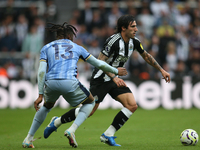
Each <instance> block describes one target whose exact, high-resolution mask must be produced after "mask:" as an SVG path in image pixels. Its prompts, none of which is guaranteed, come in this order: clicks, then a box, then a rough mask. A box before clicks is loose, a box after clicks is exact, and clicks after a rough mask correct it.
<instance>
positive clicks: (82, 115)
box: [70, 101, 95, 132]
mask: <svg viewBox="0 0 200 150" xmlns="http://www.w3.org/2000/svg"><path fill="white" fill-rule="evenodd" d="M94 105H95V102H94V101H93V102H92V103H89V104H83V105H82V106H81V108H80V110H79V113H78V115H77V117H76V119H75V120H74V124H76V125H77V127H79V126H80V125H81V124H82V123H83V122H84V121H85V120H86V119H87V117H88V116H89V114H90V113H91V111H92V109H93V107H94ZM70 128H71V127H70ZM76 129H77V128H76ZM76 129H75V130H76ZM70 130H71V129H70ZM75 130H73V131H74V132H75Z"/></svg>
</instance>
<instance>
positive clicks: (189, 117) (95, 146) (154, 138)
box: [0, 108, 200, 150]
mask: <svg viewBox="0 0 200 150" xmlns="http://www.w3.org/2000/svg"><path fill="white" fill-rule="evenodd" d="M68 110H69V109H67V110H65V109H61V108H54V109H52V111H51V112H50V113H49V114H48V115H47V118H46V120H45V121H44V123H43V124H42V125H41V127H40V128H39V130H38V131H37V132H36V134H35V138H37V137H40V136H42V135H43V131H44V128H45V127H46V125H47V124H48V123H49V121H50V120H51V118H52V117H53V116H55V115H57V116H60V115H62V114H63V113H65V112H66V111H68ZM117 112H119V110H113V109H106V110H97V111H96V113H95V114H94V115H93V116H92V117H90V118H88V119H87V120H86V121H85V122H84V123H83V124H82V125H81V126H80V127H79V128H78V130H77V131H76V133H75V134H76V140H77V143H78V148H77V149H81V150H197V149H198V150H199V149H200V142H199V143H197V145H196V146H183V145H182V144H181V142H180V139H179V137H180V134H181V132H182V131H183V130H184V129H187V128H192V129H194V130H196V131H197V133H199V135H200V119H199V114H200V110H199V109H196V108H193V109H189V110H184V109H181V110H177V109H176V110H165V109H163V108H159V109H156V110H143V109H141V108H138V110H137V111H136V112H135V113H134V114H133V115H132V116H131V118H130V119H129V120H128V122H127V123H126V124H125V125H124V126H123V127H122V128H121V129H120V130H119V131H118V132H116V134H115V136H117V139H116V143H119V144H121V145H122V146H121V147H111V146H108V145H106V144H103V143H101V142H100V139H99V137H100V135H101V134H102V133H103V132H104V131H105V130H106V129H107V127H108V126H109V125H110V123H111V122H112V119H113V117H114V116H115V114H117ZM34 114H35V110H34V109H32V108H30V109H13V110H11V109H0V150H18V149H23V148H22V141H23V140H24V138H25V136H26V135H27V132H28V130H29V128H30V125H31V123H32V119H33V116H34ZM70 125H71V123H68V124H64V125H62V126H61V127H60V128H59V129H58V131H57V132H54V133H52V135H51V136H50V137H49V138H48V139H44V138H43V137H42V138H41V139H38V140H36V141H34V142H33V143H34V146H35V149H38V150H66V149H71V148H72V147H70V146H69V144H68V140H67V138H66V137H64V131H65V129H67V128H68V127H69V126H70Z"/></svg>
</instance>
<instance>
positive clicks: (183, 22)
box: [175, 6, 191, 29]
mask: <svg viewBox="0 0 200 150" xmlns="http://www.w3.org/2000/svg"><path fill="white" fill-rule="evenodd" d="M179 12H180V13H179V14H177V15H176V16H175V20H176V24H177V26H183V27H184V28H186V29H188V28H189V24H190V21H191V16H190V15H189V13H188V12H187V7H186V6H179Z"/></svg>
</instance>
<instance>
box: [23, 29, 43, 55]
mask: <svg viewBox="0 0 200 150" xmlns="http://www.w3.org/2000/svg"><path fill="white" fill-rule="evenodd" d="M42 46H43V39H42V37H41V35H40V34H38V32H37V26H36V25H32V26H31V27H30V31H29V33H28V34H27V35H26V37H25V39H24V41H23V42H22V52H25V53H27V52H28V53H32V54H39V53H40V50H41V48H42Z"/></svg>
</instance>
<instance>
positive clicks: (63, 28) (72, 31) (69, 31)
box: [46, 22, 77, 39]
mask: <svg viewBox="0 0 200 150" xmlns="http://www.w3.org/2000/svg"><path fill="white" fill-rule="evenodd" d="M48 25H52V26H51V27H46V29H47V30H49V31H51V32H56V37H57V38H58V39H62V38H64V39H73V35H74V36H75V37H76V32H77V29H76V28H75V27H74V26H72V25H70V24H68V23H67V22H64V23H63V24H62V25H58V24H53V23H48Z"/></svg>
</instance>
